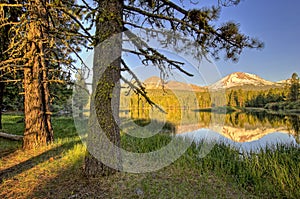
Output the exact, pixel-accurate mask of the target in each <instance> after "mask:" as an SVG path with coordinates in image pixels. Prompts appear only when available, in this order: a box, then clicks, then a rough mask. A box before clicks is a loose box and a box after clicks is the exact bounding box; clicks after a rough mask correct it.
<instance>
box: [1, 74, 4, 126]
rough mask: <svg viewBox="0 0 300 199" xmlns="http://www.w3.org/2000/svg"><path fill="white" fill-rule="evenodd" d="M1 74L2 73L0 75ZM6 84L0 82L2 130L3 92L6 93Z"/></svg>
mask: <svg viewBox="0 0 300 199" xmlns="http://www.w3.org/2000/svg"><path fill="white" fill-rule="evenodd" d="M0 74H1V73H0ZM4 86H5V85H4V83H3V82H0V129H2V110H3V94H4V93H3V92H4Z"/></svg>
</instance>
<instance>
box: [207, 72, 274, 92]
mask: <svg viewBox="0 0 300 199" xmlns="http://www.w3.org/2000/svg"><path fill="white" fill-rule="evenodd" d="M245 85H252V86H271V85H274V83H273V82H270V81H267V80H265V79H263V78H261V77H259V76H258V75H254V74H250V73H245V72H235V73H232V74H230V75H227V76H226V77H224V78H222V79H221V80H219V81H217V82H216V83H214V84H212V85H211V86H209V88H210V89H212V90H218V89H228V88H232V87H237V86H245Z"/></svg>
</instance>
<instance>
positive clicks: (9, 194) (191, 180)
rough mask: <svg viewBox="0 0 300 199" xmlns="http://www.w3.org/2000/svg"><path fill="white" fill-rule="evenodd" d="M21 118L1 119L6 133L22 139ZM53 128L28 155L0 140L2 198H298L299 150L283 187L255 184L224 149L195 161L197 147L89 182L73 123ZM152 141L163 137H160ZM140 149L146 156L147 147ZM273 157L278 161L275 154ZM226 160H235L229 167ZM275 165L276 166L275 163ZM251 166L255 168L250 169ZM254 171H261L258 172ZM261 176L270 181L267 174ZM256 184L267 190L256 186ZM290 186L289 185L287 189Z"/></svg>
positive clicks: (57, 122)
mask: <svg viewBox="0 0 300 199" xmlns="http://www.w3.org/2000/svg"><path fill="white" fill-rule="evenodd" d="M21 117H22V116H20V115H6V116H4V118H3V123H4V131H5V132H9V133H12V134H19V135H20V134H22V132H23V124H22V123H16V122H17V121H19V120H20V119H21ZM53 128H54V132H55V138H56V140H55V142H54V143H53V144H51V145H49V146H45V147H42V148H39V149H36V150H31V151H23V150H22V149H21V142H19V141H10V140H5V139H2V138H0V198H14V199H15V198H70V199H71V198H261V197H264V198H273V197H279V198H281V196H282V197H286V198H293V197H297V196H299V195H300V192H299V190H298V188H299V186H298V185H299V168H300V167H299V156H298V157H297V155H300V154H299V149H298V148H292V149H287V151H285V156H288V157H290V156H291V157H293V158H294V159H292V160H289V159H287V161H291V162H290V163H291V164H290V163H289V162H288V163H287V164H289V165H290V166H289V169H292V171H294V172H296V173H293V174H287V176H283V177H282V178H289V179H286V180H289V181H285V180H282V178H280V179H279V178H278V180H279V181H281V183H282V185H280V184H279V185H276V183H274V179H271V178H270V179H269V181H266V182H264V181H262V179H258V181H256V180H257V179H255V178H254V177H253V176H251V175H256V174H253V173H251V172H250V171H249V172H247V165H246V164H245V165H242V164H241V165H240V166H241V167H239V166H237V165H238V164H239V162H240V160H238V161H237V162H234V159H236V157H238V156H235V155H238V153H236V152H232V154H231V153H230V151H231V150H232V149H230V148H229V147H226V146H224V145H219V146H215V149H214V150H213V152H212V155H210V156H208V157H207V158H206V159H205V158H204V159H205V160H202V159H200V160H199V158H198V159H197V157H198V156H197V154H196V152H195V151H196V150H197V147H196V146H195V145H193V146H192V147H191V148H190V149H188V150H187V151H186V153H185V154H184V155H183V156H182V157H181V158H179V159H178V160H177V161H175V162H174V163H172V164H171V165H169V166H167V167H165V168H163V169H160V170H158V171H154V172H149V173H140V174H132V173H126V172H119V173H117V174H114V175H112V176H108V177H101V178H94V179H88V178H86V177H85V176H84V174H83V169H82V168H83V164H84V163H83V162H84V156H85V153H86V152H85V151H86V149H85V146H84V145H83V144H82V142H81V139H80V137H79V136H78V135H77V133H76V129H75V127H74V124H73V120H72V118H68V117H57V118H53ZM130 139H131V138H122V142H123V143H125V144H124V147H125V148H128V147H130V146H131V144H132V140H130ZM156 139H167V138H165V136H159V137H158V138H156ZM129 143H130V144H129ZM139 144H140V143H138V144H137V145H136V146H139ZM146 145H147V143H146ZM149 147H152V146H149ZM144 150H146V151H147V147H146V148H145V149H144ZM228 151H229V152H228ZM226 154H227V155H226ZM233 154H235V155H233ZM275 155H276V156H278V154H277V153H276V154H275ZM295 155H296V157H295ZM223 156H224V159H222V157H223ZM270 157H271V159H274V157H272V156H270ZM230 158H233V159H232V162H231V163H230V164H229V163H228V162H230V161H228V160H230ZM258 158H259V157H258ZM295 158H296V159H295ZM265 159H266V158H265ZM268 161H270V160H269V159H268ZM256 164H258V162H257V163H256ZM276 166H278V167H280V165H279V164H278V165H276ZM283 166H286V165H283ZM251 167H253V165H249V168H251ZM290 167H291V168H290ZM222 168H223V169H225V170H230V171H231V170H234V169H233V168H235V170H239V171H238V172H237V173H235V174H233V173H232V172H234V171H231V173H230V172H224V170H222ZM252 169H254V170H256V168H254V167H253V168H252ZM268 169H270V168H268ZM281 169H283V170H282V171H284V172H285V171H286V170H284V169H285V168H280V170H281ZM293 169H294V170H293ZM244 170H245V171H246V172H247V173H244ZM257 171H258V172H260V171H259V169H257ZM292 171H291V172H292ZM235 172H236V171H235ZM263 172H265V171H262V173H263ZM267 172H270V173H272V171H269V170H267ZM274 172H277V171H276V170H275V171H274ZM297 172H298V173H297ZM242 174H247V175H248V176H247V175H245V176H246V177H245V176H242ZM294 175H295V176H294ZM297 175H298V177H297ZM239 176H240V177H239ZM262 177H263V178H266V179H268V178H269V176H268V174H264V176H262ZM251 180H252V181H253V182H252V181H251ZM272 180H273V181H272ZM259 183H262V184H263V185H264V186H266V187H265V188H264V187H261V185H260V186H257V185H256V184H259ZM288 183H289V184H291V185H288V186H287V184H288ZM273 184H275V185H276V186H275V185H274V186H273ZM272 186H273V187H272ZM278 187H281V188H278ZM297 187H298V188H297ZM273 192H274V193H273Z"/></svg>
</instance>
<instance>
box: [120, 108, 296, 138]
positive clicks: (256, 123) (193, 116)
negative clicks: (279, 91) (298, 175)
mask: <svg viewBox="0 0 300 199" xmlns="http://www.w3.org/2000/svg"><path fill="white" fill-rule="evenodd" d="M166 112H167V114H164V113H161V112H159V111H153V110H152V109H138V110H137V109H135V110H132V111H129V110H127V111H126V110H125V111H122V112H121V113H120V116H121V117H122V118H131V119H132V120H140V119H143V120H144V121H148V123H149V124H150V123H151V121H154V120H155V121H162V122H168V123H171V124H173V125H174V126H175V130H174V131H175V132H174V133H176V134H182V133H187V132H192V131H195V130H198V129H204V128H206V129H211V130H213V131H215V132H218V133H219V134H221V135H222V136H224V137H226V138H229V139H230V140H232V141H234V142H250V141H254V140H259V139H260V138H262V137H264V136H266V135H268V134H270V133H274V132H280V133H286V134H289V135H291V136H293V137H294V138H295V140H296V142H297V143H300V138H299V137H300V136H299V134H300V133H299V132H300V124H299V121H300V115H274V114H268V113H266V112H252V113H248V112H232V113H228V114H219V113H214V112H212V113H211V112H197V111H192V110H181V109H168V110H166Z"/></svg>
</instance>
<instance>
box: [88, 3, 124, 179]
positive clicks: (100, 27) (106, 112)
mask: <svg viewBox="0 0 300 199" xmlns="http://www.w3.org/2000/svg"><path fill="white" fill-rule="evenodd" d="M98 6H99V8H101V12H100V13H99V15H98V16H97V19H96V20H97V24H96V47H95V51H94V67H93V94H92V96H94V98H92V101H91V116H90V124H93V123H94V122H97V125H99V129H101V130H99V129H97V128H94V127H92V129H91V128H90V129H89V135H88V142H87V148H88V152H87V155H86V157H85V167H84V168H85V174H86V175H87V176H89V177H95V176H104V175H110V174H113V173H115V172H116V171H117V170H121V169H122V166H121V165H122V160H121V156H120V150H119V147H120V129H119V126H118V123H119V94H120V66H121V52H122V41H121V39H122V36H121V34H118V33H121V32H122V30H123V24H122V17H123V12H122V10H123V1H121V0H104V1H103V0H102V1H98ZM115 34H118V36H117V37H116V38H115V40H114V41H110V42H108V43H107V44H106V45H102V44H103V43H105V42H104V41H107V39H108V38H110V37H111V36H113V35H115ZM98 44H100V47H99V45H98ZM97 45H98V46H97ZM112 59H113V60H114V61H109V60H112ZM94 108H95V109H96V110H93V109H94ZM93 117H95V118H96V119H95V118H93ZM106 139H108V140H109V141H110V143H111V144H112V145H113V146H114V147H113V146H110V145H109V144H106V143H105V140H106ZM106 141H107V140H106Z"/></svg>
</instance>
